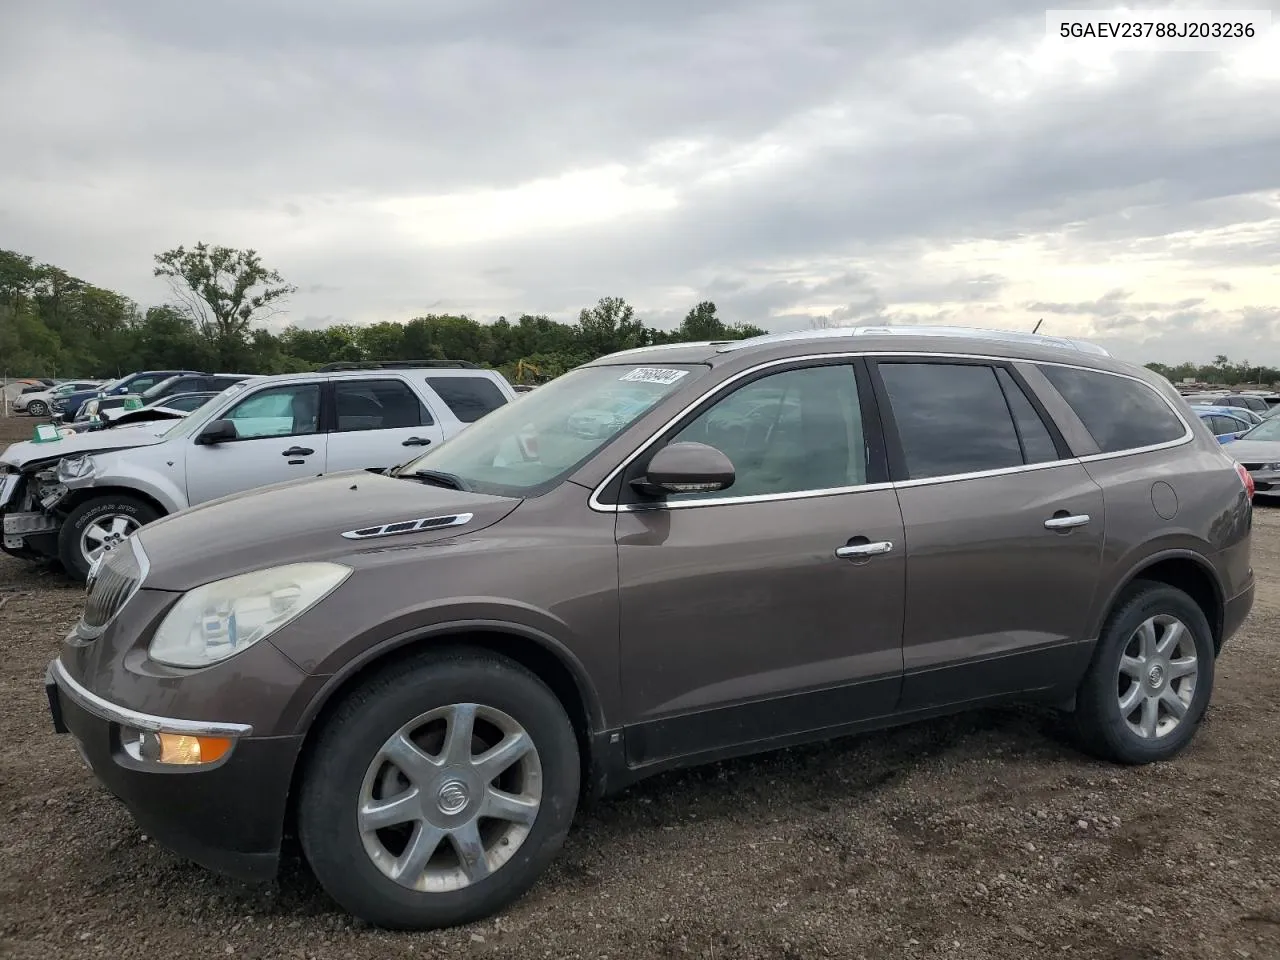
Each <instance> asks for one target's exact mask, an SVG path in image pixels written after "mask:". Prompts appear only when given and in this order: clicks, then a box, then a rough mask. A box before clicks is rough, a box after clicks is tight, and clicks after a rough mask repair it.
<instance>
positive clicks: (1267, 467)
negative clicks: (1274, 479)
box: [1262, 463, 1280, 473]
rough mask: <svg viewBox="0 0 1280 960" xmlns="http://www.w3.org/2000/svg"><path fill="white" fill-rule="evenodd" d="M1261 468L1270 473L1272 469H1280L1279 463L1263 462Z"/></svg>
mask: <svg viewBox="0 0 1280 960" xmlns="http://www.w3.org/2000/svg"><path fill="white" fill-rule="evenodd" d="M1262 469H1263V470H1266V471H1267V472H1268V473H1271V472H1273V471H1276V470H1280V463H1264V464H1263V465H1262Z"/></svg>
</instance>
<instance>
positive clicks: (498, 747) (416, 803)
mask: <svg viewBox="0 0 1280 960" xmlns="http://www.w3.org/2000/svg"><path fill="white" fill-rule="evenodd" d="M541 802H542V764H541V761H540V759H539V756H538V750H537V748H536V746H535V745H534V742H533V738H532V737H530V736H529V734H528V733H527V732H526V731H525V729H524V728H523V727H522V726H521V725H520V724H519V723H518V722H516V720H515V719H513V718H512V717H510V716H509V715H507V714H506V713H504V712H502V711H501V710H497V709H495V708H493V707H488V706H484V705H482V704H475V703H455V704H451V705H449V706H445V707H440V708H437V709H435V710H431V711H429V712H427V713H424V714H421V715H420V716H418V717H416V718H415V719H413V720H411V721H409V722H408V723H406V724H405V725H404V726H402V727H401V728H400V729H399V730H397V731H396V732H395V733H394V734H393V735H392V736H391V737H390V738H388V739H387V741H386V742H385V743H384V744H383V745H382V747H381V748H380V749H379V750H378V753H377V755H376V756H375V757H374V759H373V761H372V762H371V763H370V764H369V767H368V770H367V771H366V773H365V776H364V781H363V783H362V785H361V789H360V798H359V805H358V807H357V810H356V817H357V823H358V826H359V829H360V837H361V841H362V842H363V844H364V849H365V853H367V854H368V856H369V859H370V860H372V861H373V863H374V865H375V866H376V867H377V868H378V870H380V871H381V872H382V873H383V875H385V876H386V877H388V878H390V879H391V880H394V881H395V882H396V883H398V884H400V885H401V886H404V887H408V888H409V889H412V890H418V891H422V892H428V893H445V892H450V891H454V890H460V889H462V888H464V887H468V886H470V885H471V884H473V883H477V882H479V881H481V880H483V879H484V878H486V877H488V876H489V875H490V874H492V873H494V872H495V871H497V870H499V869H501V867H502V866H503V865H504V864H505V863H506V862H507V861H508V860H510V859H511V857H512V856H513V855H514V854H515V852H516V851H517V850H518V849H519V848H520V845H521V844H522V843H523V842H524V841H525V839H526V838H527V837H528V835H529V831H530V829H531V828H532V826H533V823H534V821H535V820H536V819H537V816H538V810H539V807H540V805H541Z"/></svg>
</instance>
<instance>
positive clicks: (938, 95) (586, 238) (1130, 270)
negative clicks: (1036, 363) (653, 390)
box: [0, 0, 1280, 364]
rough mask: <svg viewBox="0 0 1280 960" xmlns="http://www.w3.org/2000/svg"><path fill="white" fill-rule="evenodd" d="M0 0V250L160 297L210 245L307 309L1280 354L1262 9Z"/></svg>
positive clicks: (1275, 38) (395, 316) (353, 317)
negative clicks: (1236, 39) (1239, 14)
mask: <svg viewBox="0 0 1280 960" xmlns="http://www.w3.org/2000/svg"><path fill="white" fill-rule="evenodd" d="M1158 5H1160V4H1154V3H1148V4H1143V5H1141V6H1145V7H1152V6H1158ZM0 6H3V8H4V12H3V14H2V15H0V21H2V23H3V26H2V27H0V89H3V90H4V91H5V95H4V96H3V97H2V98H0V131H3V133H2V134H0V144H3V146H0V247H9V248H15V249H18V250H21V251H23V252H25V253H29V254H31V255H33V256H35V257H36V258H37V259H39V260H43V261H48V262H53V263H57V264H59V265H61V266H63V267H65V268H66V269H68V270H70V271H71V272H73V273H75V274H76V275H78V276H81V277H84V278H85V279H88V280H91V281H93V282H96V283H99V284H101V285H104V286H108V287H112V288H114V289H118V290H121V291H123V292H126V293H128V294H130V295H131V296H133V297H135V298H137V299H138V300H139V301H140V302H141V303H143V304H144V305H145V304H151V303H155V302H159V301H161V300H163V299H165V297H166V290H165V288H164V287H163V286H162V285H161V282H160V281H158V280H155V279H153V278H152V277H151V275H150V267H151V256H152V254H154V253H156V252H158V251H160V250H163V249H166V248H168V247H171V246H176V245H177V244H180V243H186V244H191V243H194V242H196V241H198V240H205V241H208V242H210V243H222V244H228V245H231V246H239V247H254V248H256V249H257V250H258V251H259V252H260V253H261V254H262V255H263V257H264V259H265V260H266V261H267V262H268V264H270V265H273V266H276V267H277V268H278V269H280V270H281V272H282V273H284V274H285V275H286V277H287V278H288V279H289V280H291V281H292V282H294V283H296V284H297V286H298V287H299V288H300V290H299V293H298V294H297V295H296V296H295V298H294V300H293V302H292V305H291V310H290V313H289V315H288V317H287V318H285V319H287V320H291V321H292V322H295V323H300V324H304V325H310V326H315V325H321V324H323V323H326V322H331V321H334V320H345V321H354V322H361V323H362V322H370V321H375V320H384V319H392V320H403V319H407V318H409V317H412V316H414V315H416V314H421V313H425V312H433V311H434V312H443V311H454V312H466V313H469V314H471V315H472V316H475V317H478V318H482V319H485V318H491V317H496V316H498V315H501V314H506V315H508V316H514V315H518V314H519V313H521V312H530V313H547V314H550V315H552V316H555V317H557V318H561V319H565V320H570V319H572V318H573V317H574V315H576V313H577V311H578V309H579V308H581V307H582V306H585V305H588V304H590V303H592V302H594V301H595V300H596V299H597V298H599V297H601V296H605V295H620V296H624V297H626V298H627V299H628V300H630V301H631V302H632V303H634V304H635V305H636V307H637V309H638V311H639V312H640V313H641V315H642V316H644V317H645V318H646V319H647V320H648V321H649V322H651V323H655V324H658V325H661V326H668V325H672V324H674V323H676V322H678V319H679V317H680V316H681V315H683V313H684V311H685V310H687V309H688V307H689V306H690V305H692V304H693V303H694V302H696V301H697V300H700V299H704V298H710V299H713V300H714V301H715V302H716V303H717V304H718V305H719V307H720V310H721V313H722V314H723V315H725V316H726V318H727V319H730V320H744V321H749V322H752V323H757V324H759V325H761V326H764V327H766V328H769V329H772V330H782V329H789V328H797V327H806V326H809V325H810V324H811V322H812V321H813V318H832V319H834V320H836V321H841V322H858V321H873V322H877V323H883V322H902V323H910V322H948V323H960V324H965V325H974V326H997V327H1015V328H1019V329H1030V328H1031V326H1033V325H1034V323H1035V321H1036V320H1037V319H1038V318H1041V317H1043V318H1044V324H1043V326H1042V327H1041V329H1042V331H1044V332H1053V333H1063V334H1074V335H1079V336H1087V337H1092V338H1095V339H1097V340H1099V341H1102V342H1104V343H1106V344H1108V345H1109V346H1111V347H1112V348H1113V349H1115V350H1117V351H1118V352H1120V353H1121V354H1122V355H1124V356H1127V357H1130V358H1132V359H1136V360H1143V361H1145V360H1153V359H1154V360H1164V361H1176V360H1180V359H1196V360H1208V359H1211V358H1212V356H1213V355H1214V354H1217V353H1226V354H1228V355H1229V356H1231V357H1232V358H1233V359H1237V358H1238V359H1244V358H1248V359H1249V360H1251V361H1254V362H1265V363H1271V364H1280V27H1278V28H1277V29H1275V30H1274V31H1273V32H1272V34H1271V35H1270V36H1269V37H1268V38H1267V39H1266V40H1264V41H1260V42H1255V43H1253V44H1249V45H1241V47H1240V48H1239V49H1238V50H1236V51H1234V52H1230V53H1150V52H1123V51H1122V52H1106V51H1103V50H1102V49H1101V48H1100V47H1099V46H1098V45H1097V44H1096V43H1095V44H1092V45H1087V46H1082V47H1079V48H1077V49H1074V50H1072V49H1067V48H1064V47H1063V46H1062V45H1061V44H1057V43H1054V42H1052V41H1050V40H1048V39H1047V38H1046V26H1045V14H1044V8H1043V7H1037V6H1035V5H1033V4H1028V3H1026V2H1017V0H916V2H913V3H902V4H894V3H889V2H887V0H885V2H879V3H871V2H863V0H768V2H755V0H734V2H729V0H679V2H677V0H644V2H640V3H625V4H624V3H613V2H600V0H596V2H591V3H587V2H567V0H465V2H450V0H433V2H422V0H322V2H315V0H221V2H217V3H194V2H175V0H113V2H111V3H103V2H100V0H5V2H3V4H0ZM1067 6H1076V5H1075V4H1068V3H1061V2H1059V3H1056V4H1055V7H1067ZM1195 6H1196V7H1198V8H1200V9H1204V8H1205V7H1208V6H1214V4H1209V3H1205V2H1202V3H1199V4H1196V5H1195ZM1217 6H1227V5H1223V4H1217ZM1232 6H1233V8H1237V9H1238V8H1240V7H1250V8H1253V9H1270V10H1273V12H1274V11H1280V4H1277V2H1276V0H1270V2H1265V3H1264V2H1261V0H1253V2H1252V3H1250V4H1240V3H1236V4H1234V5H1232ZM1274 17H1275V21H1276V22H1277V24H1280V13H1274Z"/></svg>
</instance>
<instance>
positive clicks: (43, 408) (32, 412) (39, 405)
mask: <svg viewBox="0 0 1280 960" xmlns="http://www.w3.org/2000/svg"><path fill="white" fill-rule="evenodd" d="M48 415H49V405H48V404H47V403H45V402H44V401H43V400H32V401H31V402H30V403H28V404H27V416H29V417H47V416H48Z"/></svg>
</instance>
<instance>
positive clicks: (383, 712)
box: [298, 649, 580, 930]
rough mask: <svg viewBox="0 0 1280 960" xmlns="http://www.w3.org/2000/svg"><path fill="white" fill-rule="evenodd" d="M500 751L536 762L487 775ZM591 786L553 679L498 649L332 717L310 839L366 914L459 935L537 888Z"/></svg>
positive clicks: (395, 679) (320, 741)
mask: <svg viewBox="0 0 1280 960" xmlns="http://www.w3.org/2000/svg"><path fill="white" fill-rule="evenodd" d="M468 717H469V718H470V719H468ZM455 731H458V734H457V735H458V738H459V739H458V740H456V741H451V740H450V737H451V736H453V735H454V732H455ZM402 735H403V736H402ZM404 738H410V740H409V741H408V745H407V746H406V742H405V739H404ZM522 738H523V739H522ZM451 743H452V744H462V745H461V746H455V747H453V748H451V746H450V744H451ZM499 744H501V745H503V748H504V753H505V751H506V749H507V748H510V751H511V753H510V755H511V756H515V755H516V753H517V747H522V748H523V750H524V752H522V753H519V755H518V756H516V758H515V759H512V760H510V761H509V763H508V764H507V765H506V766H503V765H502V764H501V763H498V764H497V767H495V766H493V765H492V764H493V761H491V762H490V765H482V764H481V762H480V761H481V759H482V758H483V757H485V756H488V755H490V754H495V755H496V753H497V748H498V746H499ZM504 760H505V756H504ZM499 767H500V768H501V769H500V772H498V773H496V774H492V773H491V771H492V770H493V769H497V768H499ZM579 780H580V770H579V759H578V743H577V739H576V737H575V735H574V731H573V727H572V725H571V724H570V723H569V719H568V716H567V715H566V713H565V711H564V708H563V706H561V704H560V702H559V700H558V699H557V698H556V696H555V694H554V693H552V692H551V690H550V689H548V688H547V686H546V685H545V684H544V683H543V682H542V681H541V680H539V679H538V678H537V677H536V676H534V675H533V674H532V673H530V672H529V671H528V670H526V669H524V668H523V667H521V666H520V665H519V664H516V663H513V662H512V661H510V660H507V659H506V658H504V657H500V656H497V655H495V654H492V653H489V652H487V651H483V650H456V649H455V650H450V651H431V652H428V653H425V654H422V655H420V656H417V657H415V658H413V659H412V660H409V661H407V662H404V661H401V662H399V663H397V664H395V665H394V666H393V667H390V668H388V669H386V670H384V671H382V672H381V673H378V674H376V675H375V676H374V677H372V678H371V679H370V680H368V681H367V682H365V683H364V684H362V685H361V686H360V687H358V688H357V689H356V690H355V691H353V692H352V693H351V694H350V695H348V696H347V698H346V699H345V700H344V701H343V702H342V703H341V705H340V706H339V707H338V708H337V710H336V711H335V712H334V713H333V714H332V715H331V716H330V717H329V718H328V719H327V720H326V721H325V723H324V726H323V728H322V729H321V730H319V731H318V733H317V739H316V741H315V744H314V749H313V750H312V751H311V752H310V754H309V760H308V761H307V763H306V767H305V769H304V772H303V776H302V780H301V788H300V792H299V800H298V833H299V839H300V840H301V842H302V848H303V852H304V854H305V856H306V858H307V861H308V862H309V863H310V865H311V869H312V871H313V872H314V873H315V876H316V878H317V879H318V880H319V881H320V885H321V886H322V887H324V889H325V890H326V892H328V894H329V896H331V897H332V898H333V899H334V900H335V901H337V903H338V904H339V905H340V906H341V907H343V908H344V909H345V910H347V911H348V912H350V913H352V914H354V915H355V916H357V917H359V918H361V919H363V920H365V921H367V922H368V923H371V924H374V925H376V926H381V927H387V928H391V929H401V930H425V929H432V928H438V927H448V926H454V925H456V924H461V923H468V922H471V921H474V920H479V919H482V918H484V917H487V916H489V915H491V914H493V913H495V912H496V911H498V910H500V909H502V908H503V907H506V906H507V905H508V904H510V903H512V902H513V901H515V900H516V899H518V898H519V897H520V896H522V895H523V894H524V893H525V892H526V891H527V890H528V889H529V888H530V887H531V886H532V885H533V884H534V882H535V881H536V880H537V879H538V877H539V876H540V875H541V873H542V872H543V870H545V869H546V867H547V865H548V864H549V863H550V862H551V860H552V859H553V858H554V856H555V854H556V852H557V851H558V850H559V849H560V847H561V845H562V844H563V842H564V839H565V836H566V835H567V834H568V831H569V826H570V824H571V823H572V821H573V815H574V811H575V809H576V806H577V802H578V790H579ZM490 804H492V805H490ZM464 851H471V852H470V853H469V854H468V856H466V857H464ZM419 853H420V855H419Z"/></svg>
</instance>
